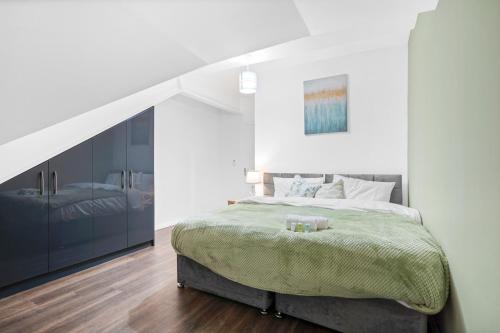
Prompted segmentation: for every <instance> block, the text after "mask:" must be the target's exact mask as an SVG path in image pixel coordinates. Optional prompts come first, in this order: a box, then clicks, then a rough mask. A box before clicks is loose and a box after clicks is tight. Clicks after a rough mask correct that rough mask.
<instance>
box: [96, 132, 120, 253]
mask: <svg viewBox="0 0 500 333" xmlns="http://www.w3.org/2000/svg"><path fill="white" fill-rule="evenodd" d="M92 147H93V149H92V150H93V152H92V154H93V163H92V166H93V169H92V175H93V190H94V200H93V203H94V256H95V257H98V256H102V255H105V254H108V253H111V252H115V251H119V250H122V249H124V248H126V247H127V197H126V186H125V185H126V183H125V182H126V179H125V178H126V168H127V156H126V153H127V133H126V125H125V123H121V124H119V125H116V126H115V127H113V128H110V129H109V130H107V131H105V132H103V133H101V134H99V135H97V136H96V137H94V139H93V146H92Z"/></svg>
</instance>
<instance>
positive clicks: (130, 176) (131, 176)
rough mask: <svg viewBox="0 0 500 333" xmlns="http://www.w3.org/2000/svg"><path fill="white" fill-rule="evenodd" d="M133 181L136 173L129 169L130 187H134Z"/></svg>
mask: <svg viewBox="0 0 500 333" xmlns="http://www.w3.org/2000/svg"><path fill="white" fill-rule="evenodd" d="M133 181H134V173H133V172H132V170H129V171H128V187H129V188H132V183H133Z"/></svg>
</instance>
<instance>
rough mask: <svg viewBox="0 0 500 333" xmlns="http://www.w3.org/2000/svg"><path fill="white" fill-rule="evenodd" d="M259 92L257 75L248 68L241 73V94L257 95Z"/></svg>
mask: <svg viewBox="0 0 500 333" xmlns="http://www.w3.org/2000/svg"><path fill="white" fill-rule="evenodd" d="M256 91H257V73H255V72H252V71H250V69H249V67H248V65H247V68H246V69H245V70H244V71H242V72H240V93H242V94H255V92H256Z"/></svg>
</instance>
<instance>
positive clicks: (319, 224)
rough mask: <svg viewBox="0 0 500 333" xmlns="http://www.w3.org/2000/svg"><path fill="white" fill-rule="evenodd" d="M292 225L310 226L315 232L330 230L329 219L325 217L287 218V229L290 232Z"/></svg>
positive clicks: (297, 216) (301, 216) (300, 216)
mask: <svg viewBox="0 0 500 333" xmlns="http://www.w3.org/2000/svg"><path fill="white" fill-rule="evenodd" d="M292 223H302V224H303V225H305V224H310V225H311V227H312V229H313V230H324V229H328V218H326V217H324V216H311V215H293V214H288V215H287V216H286V228H287V229H288V230H290V228H291V225H292Z"/></svg>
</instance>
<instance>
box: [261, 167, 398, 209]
mask: <svg viewBox="0 0 500 333" xmlns="http://www.w3.org/2000/svg"><path fill="white" fill-rule="evenodd" d="M295 175H300V176H301V177H303V178H318V177H325V183H331V182H332V181H333V175H334V174H322V173H264V179H263V180H264V195H274V181H273V177H283V178H293V177H294V176H295ZM339 175H341V176H346V177H351V178H358V179H364V180H372V181H376V182H395V183H396V185H395V186H394V189H393V190H392V193H391V202H392V203H396V204H400V205H401V204H403V188H402V177H401V175H370V174H367V175H348V174H341V173H339Z"/></svg>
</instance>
